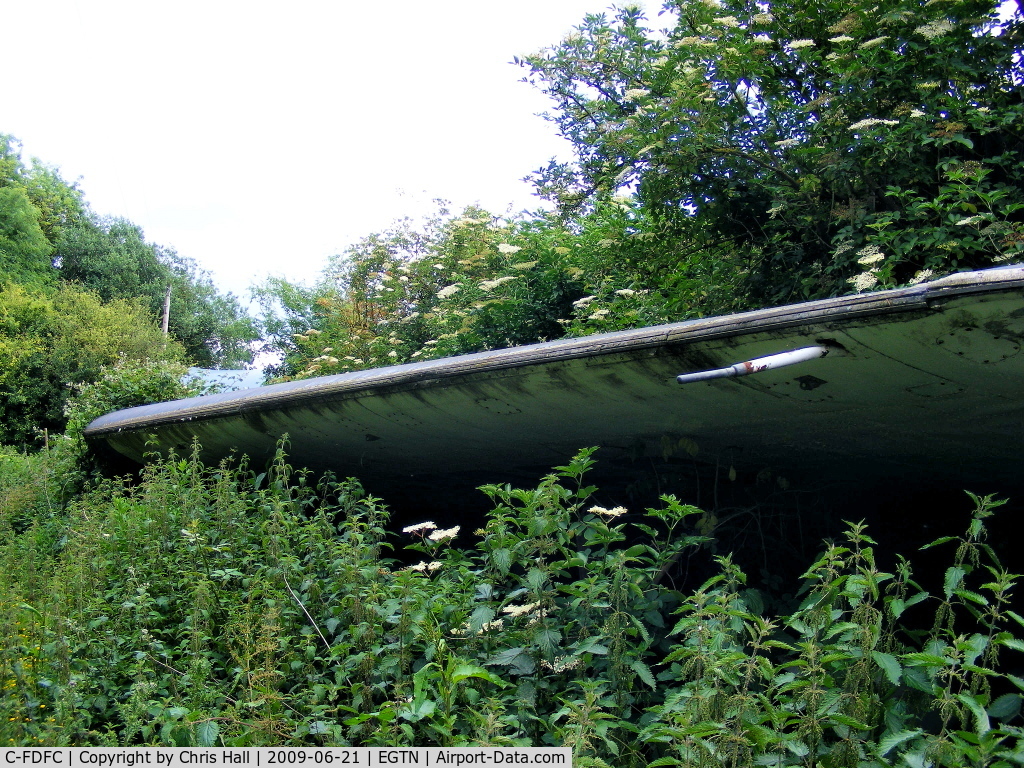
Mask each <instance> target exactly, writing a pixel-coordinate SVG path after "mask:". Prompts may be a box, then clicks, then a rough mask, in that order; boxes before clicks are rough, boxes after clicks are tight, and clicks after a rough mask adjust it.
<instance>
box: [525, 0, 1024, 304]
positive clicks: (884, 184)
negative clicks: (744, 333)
mask: <svg viewBox="0 0 1024 768" xmlns="http://www.w3.org/2000/svg"><path fill="white" fill-rule="evenodd" d="M665 14H666V15H667V17H668V19H669V20H670V22H671V23H670V24H669V26H668V28H667V29H664V30H661V31H654V30H652V29H649V28H648V27H647V26H646V25H645V20H644V18H643V16H642V14H641V13H640V11H639V10H638V9H636V8H634V7H626V8H623V9H621V10H617V11H616V12H615V14H614V16H613V17H612V18H609V17H607V16H605V15H592V16H588V17H587V18H586V19H585V21H584V23H583V24H582V25H581V26H580V27H579V28H578V30H577V31H576V32H575V33H574V34H573V35H570V36H569V37H568V38H567V39H565V40H564V41H562V42H561V43H560V44H558V45H556V46H554V47H552V48H550V49H547V50H544V51H541V52H540V53H538V54H536V55H533V56H528V57H526V58H524V59H522V60H521V62H520V63H521V64H522V65H523V66H524V67H526V68H527V69H528V70H529V74H528V75H527V77H526V79H527V80H528V81H529V82H532V83H534V84H535V85H537V86H538V87H540V88H541V89H542V90H543V91H544V92H545V93H547V94H548V95H549V96H550V97H551V98H552V100H553V102H554V110H553V112H552V113H551V114H550V115H548V119H550V120H552V121H553V122H554V123H555V124H556V125H557V126H558V128H559V130H560V132H561V133H562V135H563V136H565V137H566V138H567V139H569V140H570V141H571V142H572V144H573V146H574V147H575V151H576V160H575V162H574V163H555V162H552V163H551V164H549V165H548V166H547V167H546V168H543V169H541V170H540V171H538V173H537V174H536V176H535V179H536V182H537V184H538V188H539V190H540V192H541V193H542V194H544V195H546V196H547V197H549V198H551V199H554V200H556V201H557V202H558V203H559V205H560V206H561V208H562V210H563V211H565V212H569V213H572V214H574V215H576V216H581V215H585V214H586V212H587V211H590V210H593V206H594V205H595V202H596V201H599V200H602V199H607V198H609V197H611V196H612V195H613V194H615V193H616V192H623V191H625V192H635V193H636V194H637V196H638V198H639V201H640V204H641V206H642V209H643V211H644V213H645V215H647V216H649V217H650V219H651V221H652V222H654V223H655V228H654V229H653V230H652V231H655V232H658V233H659V236H661V237H664V238H666V240H667V241H672V242H675V243H676V244H677V245H678V246H679V248H677V249H675V250H673V251H667V252H664V253H662V254H661V255H660V257H659V258H658V259H657V261H656V262H655V263H653V265H652V267H653V269H655V270H657V271H661V272H664V273H671V272H677V273H682V275H683V277H684V278H685V277H686V272H687V271H688V270H690V269H692V268H693V266H694V265H695V264H697V263H698V262H699V261H700V260H701V259H710V260H716V261H725V262H727V263H730V264H731V265H733V269H734V271H736V272H739V273H741V274H742V276H743V282H742V285H741V286H739V290H741V291H742V297H743V301H744V302H746V303H747V304H749V305H757V304H769V303H781V302H786V301H793V300H798V299H806V298H816V297H822V296H828V295H835V294H839V293H843V292H847V291H850V290H863V289H866V288H871V287H875V286H879V287H888V286H892V285H896V284H901V283H907V282H914V281H918V280H923V279H926V278H927V277H929V276H930V275H933V274H934V275H938V274H941V273H945V272H950V271H954V270H957V269H971V268H978V267H984V266H988V265H992V264H996V263H999V262H1000V261H1004V260H1007V259H1010V258H1013V257H1014V256H1015V255H1016V254H1019V253H1020V252H1021V251H1022V250H1024V192H1022V189H1024V184H1022V182H1024V163H1022V156H1024V105H1022V100H1021V96H1020V90H1019V85H1020V76H1019V74H1018V66H1019V61H1020V54H1021V51H1020V44H1021V40H1022V34H1021V31H1022V30H1021V24H1020V18H1019V16H1016V17H1014V18H1013V19H1012V20H1010V21H1000V20H999V19H998V15H997V3H996V2H994V1H992V0H973V1H971V2H958V3H947V2H928V3H924V2H917V1H916V0H897V1H896V2H890V3H886V4H883V5H881V6H879V5H877V4H875V3H867V2H853V3H852V4H851V3H850V2H848V1H847V0H841V1H840V0H813V1H812V2H806V1H803V2H797V1H796V0H783V1H781V2H773V3H766V2H757V3H755V2H746V1H745V0H722V2H717V1H716V2H703V1H701V0H670V1H669V2H667V3H666V5H665ZM680 252H681V253H683V254H684V255H685V256H688V257H690V258H682V259H680V256H679V254H680ZM693 256H698V257H699V258H697V259H694V258H692V257H693Z"/></svg>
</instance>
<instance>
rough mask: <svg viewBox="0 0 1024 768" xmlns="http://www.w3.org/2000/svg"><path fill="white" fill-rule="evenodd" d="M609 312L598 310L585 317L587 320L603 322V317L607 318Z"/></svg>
mask: <svg viewBox="0 0 1024 768" xmlns="http://www.w3.org/2000/svg"><path fill="white" fill-rule="evenodd" d="M609 312H610V310H607V309H598V310H596V311H595V312H593V313H591V314H589V315H587V320H603V319H604V318H605V317H607V316H608V314H609Z"/></svg>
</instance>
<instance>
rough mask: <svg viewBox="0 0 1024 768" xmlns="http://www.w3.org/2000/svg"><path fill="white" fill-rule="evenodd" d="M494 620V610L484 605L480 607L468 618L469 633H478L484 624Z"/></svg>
mask: <svg viewBox="0 0 1024 768" xmlns="http://www.w3.org/2000/svg"><path fill="white" fill-rule="evenodd" d="M493 619H494V609H493V608H490V607H488V606H486V605H481V606H478V607H477V608H476V610H474V611H473V613H471V614H470V616H469V631H470V632H473V633H476V632H479V631H480V629H481V628H482V627H483V625H484V624H486V623H488V622H489V621H492V620H493Z"/></svg>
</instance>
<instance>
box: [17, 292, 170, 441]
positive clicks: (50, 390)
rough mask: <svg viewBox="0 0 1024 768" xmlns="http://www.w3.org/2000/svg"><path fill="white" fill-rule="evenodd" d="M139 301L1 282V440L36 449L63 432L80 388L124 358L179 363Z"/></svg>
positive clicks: (168, 343)
mask: <svg viewBox="0 0 1024 768" xmlns="http://www.w3.org/2000/svg"><path fill="white" fill-rule="evenodd" d="M182 356H183V351H182V349H181V347H180V345H178V344H177V343H175V342H173V341H170V342H168V340H167V339H165V338H164V336H163V334H162V333H161V332H160V329H159V328H157V326H156V324H155V323H154V322H153V319H152V317H151V316H150V314H149V312H148V311H147V310H146V308H145V307H144V306H142V304H141V303H140V302H139V301H138V300H134V301H132V300H123V299H118V300H114V301H110V302H107V303H103V302H101V301H100V300H99V299H98V298H97V297H96V296H95V294H92V293H89V292H85V291H81V290H77V289H74V288H70V287H67V286H64V287H60V288H52V287H50V288H39V287H31V286H21V285H16V284H13V283H0V412H2V413H3V419H2V421H0V443H4V444H18V445H33V444H35V443H36V442H37V440H38V439H39V438H40V434H41V433H42V431H43V430H48V431H49V432H51V433H56V432H59V431H61V430H63V428H64V424H65V413H64V409H65V404H66V402H67V399H68V396H69V395H70V394H71V393H72V391H73V389H74V387H76V386H77V385H80V384H84V383H88V382H92V381H94V380H95V379H96V377H97V376H99V374H100V372H101V370H102V369H103V367H104V366H109V365H113V364H114V363H116V362H118V361H119V360H127V361H140V362H141V361H145V360H162V361H178V360H181V358H182Z"/></svg>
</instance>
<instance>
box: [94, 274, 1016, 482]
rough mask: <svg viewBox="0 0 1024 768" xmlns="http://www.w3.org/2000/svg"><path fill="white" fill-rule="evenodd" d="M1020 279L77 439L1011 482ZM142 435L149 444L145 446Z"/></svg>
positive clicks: (281, 397) (589, 348)
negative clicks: (664, 457)
mask: <svg viewBox="0 0 1024 768" xmlns="http://www.w3.org/2000/svg"><path fill="white" fill-rule="evenodd" d="M1022 343H1024V268H1021V267H1008V268H1002V269H993V270H986V271H982V272H973V273H961V274H957V275H952V276H949V277H946V278H943V279H940V280H937V281H934V282H932V283H926V284H922V285H919V286H915V287H913V288H906V289H898V290H893V291H881V292H877V293H871V294H861V295H856V296H847V297H841V298H837V299H829V300H825V301H815V302H808V303H804V304H795V305H790V306H785V307H777V308H772V309H765V310H759V311H756V312H747V313H743V314H738V315H731V316H727V317H715V318H708V319H703V320H693V321H688V322H684V323H675V324H671V325H663V326H657V327H652V328H641V329H637V330H631V331H622V332H616V333H609V334H600V335H595V336H588V337H584V338H578V339H561V340H558V341H554V342H548V343H544V344H535V345H531V346H526V347H518V348H513V349H504V350H496V351H493V352H483V353H478V354H472V355H465V356H462V357H457V358H448V359H443V360H433V361H428V362H423V363H415V364H411V365H402V366H393V367H388V368H380V369H374V370H368V371H360V372H357V373H350V374H343V375H339V376H327V377H322V378H317V379H309V380H304V381H298V382H289V383H286V384H278V385H272V386H267V387H261V388H258V389H251V390H243V391H240V392H231V393H226V394H221V395H212V396H207V397H200V398H192V399H189V400H179V401H174V402H170V403H161V404H156V405H149V406H142V407H139V408H131V409H127V410H124V411H118V412H115V413H111V414H108V415H106V416H103V417H101V418H99V419H97V420H96V421H94V422H93V423H92V424H90V425H89V427H88V428H87V429H86V435H87V436H88V437H90V438H91V439H94V440H104V441H106V442H107V443H109V444H110V446H112V447H113V448H114V449H116V450H117V451H119V452H121V453H123V454H124V455H126V456H128V457H130V458H132V459H135V460H137V461H141V460H142V457H143V455H144V454H145V453H146V452H148V451H150V450H152V449H153V448H154V446H155V447H157V448H160V449H170V448H173V449H177V450H182V449H187V448H188V447H189V446H190V445H191V443H192V441H193V440H194V439H195V440H198V441H199V443H200V444H201V445H202V446H203V450H204V454H205V456H206V457H207V458H209V459H218V458H220V457H223V456H225V455H227V454H229V453H231V452H244V453H247V454H249V455H250V456H252V457H253V458H255V459H257V460H262V459H264V458H266V457H268V456H270V455H272V453H273V451H274V448H275V445H276V443H277V441H278V439H279V438H280V437H281V436H283V435H285V434H287V435H288V436H289V438H290V445H289V455H290V457H291V460H292V462H293V463H294V464H296V465H305V466H310V467H313V468H320V469H332V470H334V471H335V472H338V473H339V474H342V475H356V476H360V477H366V478H369V477H375V478H383V479H385V480H386V479H387V478H389V477H390V478H397V477H409V476H411V475H417V476H436V475H444V474H448V473H463V474H467V475H473V476H474V477H482V478H484V479H493V477H490V476H489V475H496V474H498V475H500V476H509V475H514V474H517V473H520V472H521V473H526V474H531V473H535V472H536V470H537V469H538V468H546V467H550V466H552V465H554V464H559V463H563V462H564V461H565V460H566V459H567V458H568V457H569V456H570V455H572V454H573V453H574V452H575V451H576V450H578V449H579V448H581V447H584V446H590V445H600V446H601V447H602V450H601V456H602V457H603V460H604V461H605V462H611V463H613V464H614V463H615V462H621V463H623V464H625V463H627V462H628V460H629V457H630V456H634V455H635V453H636V447H637V446H638V445H640V446H648V449H649V450H650V451H652V452H655V453H656V452H658V450H659V449H658V448H657V446H659V445H663V444H665V442H666V440H668V441H669V442H671V441H675V442H677V443H681V442H686V444H687V445H690V444H693V445H695V446H697V448H698V449H699V454H700V457H706V458H709V459H710V460H711V461H714V460H715V457H716V456H720V455H725V454H728V455H729V456H730V457H731V458H730V460H731V461H737V462H742V463H743V464H746V465H749V466H759V465H764V466H767V465H774V466H779V465H784V466H786V467H788V468H790V470H791V471H805V472H809V473H815V474H829V473H837V474H838V473H840V472H841V471H842V469H843V468H844V467H846V466H848V465H849V463H850V462H854V461H855V462H857V463H858V464H859V465H861V466H863V467H865V471H874V472H880V473H888V474H890V475H892V476H903V477H909V476H914V477H918V478H924V479H926V478H927V477H928V476H929V475H933V474H934V473H935V472H936V468H937V467H941V471H942V472H943V473H944V476H946V477H948V478H952V479H953V480H954V481H955V482H962V483H964V484H966V483H970V482H972V481H973V480H977V479H979V478H981V479H985V480H992V481H995V482H998V481H1000V480H1001V479H1009V478H1012V479H1013V480H1017V478H1018V476H1019V474H1020V471H1019V468H1020V466H1021V459H1022V448H1021V446H1022V440H1021V437H1022V436H1024V355H1021V354H1020V347H1021V345H1022ZM803 347H824V348H827V349H828V350H829V354H828V355H827V356H826V357H822V358H820V359H813V360H808V361H804V362H800V363H798V364H795V365H791V366H788V367H785V368H775V369H769V370H764V371H761V372H759V373H756V374H754V375H752V376H744V377H737V378H720V379H714V380H710V381H703V382H696V383H690V384H687V385H685V386H680V385H679V384H677V383H676V377H677V375H679V374H680V373H685V372H690V371H703V370H707V369H715V368H723V367H727V366H731V365H733V364H734V363H735V362H736V361H737V360H748V361H756V360H758V359H759V358H764V357H766V356H771V355H775V354H777V353H779V352H780V351H785V350H793V349H797V348H803ZM148 440H152V441H153V442H152V443H149V444H147V441H148Z"/></svg>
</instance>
